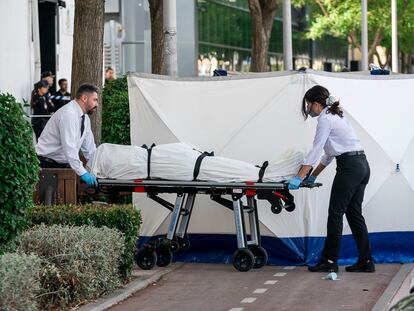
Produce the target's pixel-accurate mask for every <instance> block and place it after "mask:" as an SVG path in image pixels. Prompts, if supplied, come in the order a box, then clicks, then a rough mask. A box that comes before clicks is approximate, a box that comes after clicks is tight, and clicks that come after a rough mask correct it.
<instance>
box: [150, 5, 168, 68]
mask: <svg viewBox="0 0 414 311" xmlns="http://www.w3.org/2000/svg"><path fill="white" fill-rule="evenodd" d="M148 2H149V8H150V16H151V65H152V73H155V74H162V73H163V67H164V29H163V27H164V23H163V0H148Z"/></svg>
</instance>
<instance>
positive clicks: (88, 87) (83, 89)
mask: <svg viewBox="0 0 414 311" xmlns="http://www.w3.org/2000/svg"><path fill="white" fill-rule="evenodd" d="M94 92H96V93H99V88H98V87H97V86H95V85H93V84H88V83H85V84H82V85H81V86H80V87H79V88H78V90H77V91H76V96H75V97H76V99H79V98H80V97H81V96H82V95H83V94H85V93H88V94H91V93H94Z"/></svg>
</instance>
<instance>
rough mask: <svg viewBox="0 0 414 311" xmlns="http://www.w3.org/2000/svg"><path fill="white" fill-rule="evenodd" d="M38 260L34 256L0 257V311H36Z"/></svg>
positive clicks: (13, 254)
mask: <svg viewBox="0 0 414 311" xmlns="http://www.w3.org/2000/svg"><path fill="white" fill-rule="evenodd" d="M39 275H40V259H39V257H37V256H36V255H33V254H31V255H26V254H17V253H6V254H4V255H2V256H0V310H4V311H8V310H14V311H20V310H21V311H31V310H38V306H37V301H36V296H37V295H38V294H39V292H40V281H39Z"/></svg>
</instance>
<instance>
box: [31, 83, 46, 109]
mask: <svg viewBox="0 0 414 311" xmlns="http://www.w3.org/2000/svg"><path fill="white" fill-rule="evenodd" d="M42 87H47V88H49V83H47V81H46V80H40V81H38V82H36V83H35V84H34V88H33V91H32V94H31V96H30V107H32V108H33V107H34V106H35V105H36V102H37V100H38V99H39V97H40V96H39V94H38V93H37V91H38V90H39V89H40V88H42Z"/></svg>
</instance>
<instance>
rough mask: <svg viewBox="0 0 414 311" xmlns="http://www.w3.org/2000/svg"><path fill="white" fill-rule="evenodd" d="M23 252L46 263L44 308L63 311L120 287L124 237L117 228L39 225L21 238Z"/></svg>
mask: <svg viewBox="0 0 414 311" xmlns="http://www.w3.org/2000/svg"><path fill="white" fill-rule="evenodd" d="M18 240H19V241H18V243H19V247H18V251H19V252H24V253H26V254H29V253H34V254H36V255H37V256H38V257H39V258H40V259H41V260H42V270H41V273H40V280H41V294H40V295H39V304H40V306H41V307H42V309H56V308H58V309H59V310H61V309H62V308H67V307H69V306H71V305H74V304H79V303H80V302H83V301H84V300H89V299H92V298H95V297H97V296H99V295H101V294H103V293H106V292H108V291H110V290H112V289H114V288H116V287H117V286H119V285H120V278H119V270H118V268H117V267H118V265H119V262H120V260H121V254H122V252H123V250H124V238H123V235H122V233H120V232H119V231H118V230H116V229H109V228H107V227H101V228H96V227H94V226H81V227H76V226H60V225H53V226H45V225H40V226H35V227H33V228H31V229H30V230H28V231H25V232H23V233H22V234H21V235H20V237H19V239H18Z"/></svg>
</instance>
